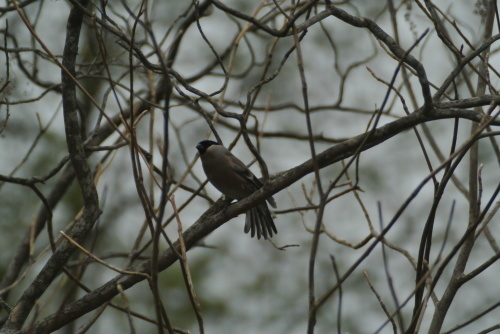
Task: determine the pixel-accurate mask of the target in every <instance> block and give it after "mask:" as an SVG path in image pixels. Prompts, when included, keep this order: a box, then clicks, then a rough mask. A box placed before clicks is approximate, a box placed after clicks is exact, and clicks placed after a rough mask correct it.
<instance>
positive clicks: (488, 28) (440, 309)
mask: <svg viewBox="0 0 500 334" xmlns="http://www.w3.org/2000/svg"><path fill="white" fill-rule="evenodd" d="M495 2H496V0H488V3H487V11H486V13H487V14H486V20H485V28H484V29H485V31H484V34H483V40H486V39H488V38H490V37H491V35H492V31H493V26H494V22H495V10H494V9H495ZM489 50H490V47H488V48H486V50H484V51H483V59H484V61H483V62H481V64H480V67H479V74H480V75H478V82H477V88H476V96H483V95H484V94H485V92H486V87H487V85H488V82H487V81H485V78H488V75H487V74H488V58H489ZM476 111H478V112H481V113H482V112H483V111H482V108H481V107H476ZM478 130H479V124H477V123H475V122H473V123H472V125H471V134H476V133H477V132H478ZM469 152H470V155H469V225H468V226H469V228H472V227H473V226H474V225H476V226H477V221H478V218H479V214H480V208H479V197H478V169H479V158H478V157H479V144H478V143H477V142H474V143H473V144H472V146H471V148H470V151H469ZM473 246H474V233H470V234H469V236H468V237H467V239H466V240H465V242H464V244H463V245H462V247H461V250H460V252H459V255H458V259H457V262H456V264H455V268H454V269H453V275H452V277H451V279H450V283H449V284H448V286H447V288H446V290H445V292H444V294H443V297H442V299H441V300H440V301H439V302H438V303H437V305H436V310H435V312H434V316H433V319H432V322H431V326H430V328H429V333H431V334H433V333H439V332H440V331H441V328H442V326H443V322H444V319H445V317H446V314H447V311H448V309H449V307H450V306H451V303H452V301H453V299H454V297H455V295H456V293H457V292H458V289H459V288H460V287H461V286H462V281H461V279H460V278H461V276H462V275H463V273H464V270H465V267H466V265H467V262H468V259H469V255H470V253H471V251H472V247H473Z"/></svg>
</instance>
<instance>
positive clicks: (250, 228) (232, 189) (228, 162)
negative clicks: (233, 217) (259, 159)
mask: <svg viewBox="0 0 500 334" xmlns="http://www.w3.org/2000/svg"><path fill="white" fill-rule="evenodd" d="M196 149H197V150H198V152H199V154H200V159H201V163H202V165H203V170H204V171H205V175H206V176H207V178H208V180H209V181H210V183H212V185H213V186H214V187H215V188H217V189H218V190H219V191H220V192H221V193H222V194H224V195H225V196H226V197H228V198H230V199H236V200H241V199H243V198H245V197H247V196H250V195H251V194H252V193H253V192H254V191H256V190H258V189H260V188H261V187H262V186H263V184H262V182H261V181H260V180H259V179H258V178H257V177H256V176H255V175H254V174H253V173H252V172H251V171H250V169H248V167H247V166H246V165H245V164H244V163H243V162H242V161H241V160H240V159H238V158H237V157H235V156H234V155H233V154H232V153H231V152H230V151H229V150H228V149H227V148H225V147H224V146H223V145H222V144H219V143H217V142H215V141H212V140H202V141H200V142H199V143H198V144H197V145H196ZM266 200H267V202H268V203H269V204H270V205H271V206H272V207H273V208H276V202H275V201H274V198H272V197H268V198H267V199H266ZM243 231H244V232H245V233H248V232H250V236H251V237H252V238H253V237H254V236H255V234H257V239H260V237H261V236H263V237H264V239H267V238H268V237H269V238H271V237H272V236H273V233H274V234H277V233H278V230H277V229H276V225H274V221H273V218H272V216H271V212H270V211H269V208H268V206H267V204H266V201H263V202H261V203H259V204H258V205H257V206H255V207H253V208H251V209H250V210H248V211H247V212H246V218H245V227H244V229H243Z"/></svg>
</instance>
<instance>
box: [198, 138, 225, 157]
mask: <svg viewBox="0 0 500 334" xmlns="http://www.w3.org/2000/svg"><path fill="white" fill-rule="evenodd" d="M212 145H220V144H219V143H217V142H215V141H213V140H202V141H200V142H199V143H198V145H196V149H197V150H198V152H200V154H203V153H205V151H206V150H207V148H209V147H210V146H212Z"/></svg>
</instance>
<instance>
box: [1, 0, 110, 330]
mask: <svg viewBox="0 0 500 334" xmlns="http://www.w3.org/2000/svg"><path fill="white" fill-rule="evenodd" d="M88 2H89V1H88V0H82V1H81V5H82V6H84V7H86V6H87V5H88ZM16 6H17V4H16ZM23 19H26V18H25V17H23ZM26 22H27V20H25V23H26ZM82 22H83V12H82V11H81V10H80V8H79V7H73V9H72V10H71V12H70V15H69V18H68V24H67V33H66V41H65V46H64V52H63V61H62V68H63V69H62V71H61V73H62V74H61V76H62V99H63V110H64V127H65V132H66V144H67V146H68V152H69V155H70V160H71V163H72V165H73V168H74V170H75V174H76V177H77V180H78V183H79V185H80V191H81V195H82V198H83V204H84V209H83V214H82V217H81V219H80V220H79V221H78V222H77V224H75V226H74V227H73V229H72V230H71V232H70V236H71V238H72V239H74V240H75V241H77V242H79V243H81V242H82V241H83V240H84V239H85V237H86V235H87V234H88V232H89V231H90V230H91V229H92V227H93V225H94V223H95V221H96V220H97V218H98V217H99V215H100V214H101V210H100V209H99V199H98V196H97V190H96V188H95V185H94V179H93V174H92V171H91V169H90V167H89V165H88V164H87V156H86V153H85V149H84V145H83V140H82V137H81V133H80V125H79V121H78V114H77V108H78V106H77V99H76V83H75V79H74V77H75V76H74V74H75V73H76V71H75V63H76V57H77V54H78V42H79V40H80V32H81V26H82ZM74 250H75V246H74V245H72V244H71V243H69V242H67V241H63V242H62V243H61V244H60V245H59V247H58V248H57V249H56V251H55V252H54V254H53V255H52V256H51V257H50V259H49V260H48V261H47V263H46V264H45V266H44V267H43V269H42V270H41V272H40V273H39V274H38V275H37V277H36V279H35V280H34V281H33V282H32V283H31V284H30V286H29V287H28V288H27V289H26V290H25V291H24V293H23V295H22V296H21V298H20V299H19V301H18V303H17V304H16V306H15V307H14V308H13V309H12V312H11V313H10V315H9V318H8V320H7V322H6V324H5V326H4V328H5V329H7V330H15V329H20V328H21V327H22V325H23V324H24V322H25V320H26V318H27V317H28V315H29V313H30V311H31V309H32V308H33V306H34V305H35V302H36V300H37V299H38V298H39V297H40V296H41V295H42V294H43V293H44V292H45V290H46V289H47V288H48V287H49V285H50V284H51V283H52V281H53V280H54V279H55V277H56V276H57V275H58V274H59V273H60V271H61V269H62V268H63V266H64V265H65V263H66V262H67V261H68V259H69V257H70V256H71V255H72V254H73V251H74Z"/></svg>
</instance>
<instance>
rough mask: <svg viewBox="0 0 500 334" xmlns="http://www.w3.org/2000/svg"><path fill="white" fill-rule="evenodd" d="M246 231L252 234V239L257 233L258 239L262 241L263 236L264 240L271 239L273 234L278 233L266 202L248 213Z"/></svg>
mask: <svg viewBox="0 0 500 334" xmlns="http://www.w3.org/2000/svg"><path fill="white" fill-rule="evenodd" d="M244 231H245V233H248V232H250V236H251V237H252V238H253V237H254V236H255V234H256V233H257V239H260V237H261V235H262V236H263V237H264V239H267V238H268V236H269V238H271V237H272V236H273V233H274V234H277V233H278V230H277V229H276V225H274V221H273V217H272V216H271V212H270V211H269V208H268V207H267V204H266V202H262V203H261V204H259V205H257V206H256V207H254V208H252V209H250V210H249V211H248V212H247V215H246V219H245V228H244Z"/></svg>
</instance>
